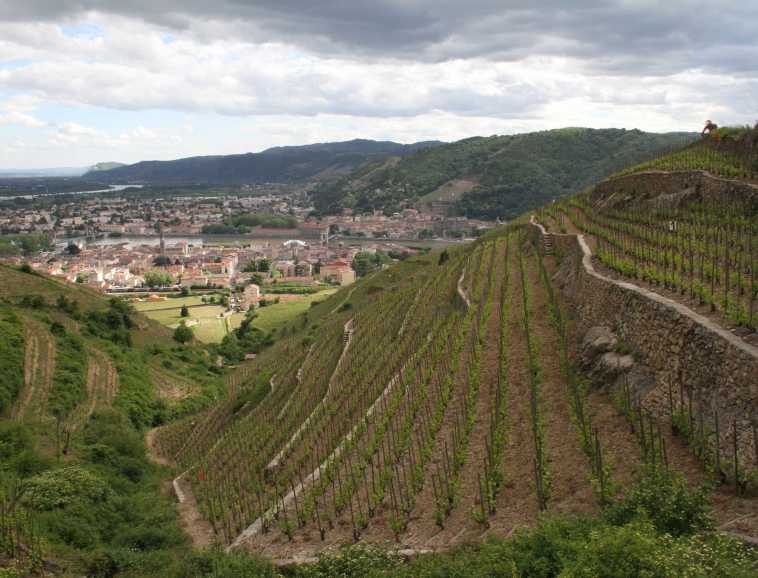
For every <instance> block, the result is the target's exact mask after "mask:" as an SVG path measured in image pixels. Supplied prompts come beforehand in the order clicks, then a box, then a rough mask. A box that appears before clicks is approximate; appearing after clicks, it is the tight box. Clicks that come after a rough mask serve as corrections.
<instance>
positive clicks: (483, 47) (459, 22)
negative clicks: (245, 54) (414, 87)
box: [0, 0, 758, 75]
mask: <svg viewBox="0 0 758 578" xmlns="http://www.w3.org/2000/svg"><path fill="white" fill-rule="evenodd" d="M536 4H538V5H536ZM88 10H95V11H99V12H108V13H115V14H120V15H125V16H132V17H138V18H142V19H144V20H147V21H150V22H154V23H158V24H162V25H164V26H168V27H173V28H179V29H191V30H193V31H194V32H195V33H197V34H199V35H202V34H203V31H204V30H206V33H207V31H208V27H209V26H210V27H211V28H210V29H211V30H212V34H213V35H214V36H215V37H218V35H219V33H227V34H228V35H230V36H234V37H240V38H243V39H247V40H252V41H256V42H259V41H273V40H279V41H285V42H290V43H293V44H296V45H299V46H301V47H303V48H304V49H306V50H311V51H315V52H319V53H322V54H334V55H340V56H345V55H351V56H354V57H362V58H373V57H395V58H400V59H408V60H417V61H441V60H449V59H456V58H472V57H483V58H488V59H493V60H495V59H496V60H519V59H522V58H524V57H526V56H530V55H548V56H570V57H575V58H579V59H581V60H582V61H583V62H584V63H585V66H586V67H587V68H588V70H589V71H591V72H598V73H612V74H622V75H623V74H633V75H641V74H650V75H659V74H672V73H676V72H678V71H680V70H686V69H690V68H704V69H707V70H712V71H718V72H730V73H733V74H752V73H755V72H756V70H758V64H757V63H758V32H756V31H757V30H758V2H754V1H751V0H744V1H740V2H737V1H731V0H730V1H726V2H718V1H710V2H702V1H699V0H695V1H686V0H670V1H668V2H665V3H663V2H653V1H649V0H644V1H633V0H626V1H615V2H598V1H589V0H579V1H575V2H566V1H560V0H547V1H543V2H539V3H536V2H529V1H526V0H518V1H496V0H468V1H460V0H416V1H414V0H332V1H325V2H312V1H303V0H255V1H254V2H246V1H242V0H216V1H212V2H209V1H207V0H165V1H148V0H120V1H106V2H97V1H93V0H25V1H19V0H0V19H6V20H27V21H29V20H59V19H62V18H65V17H67V16H72V17H74V16H76V15H79V14H80V13H82V12H86V11H88Z"/></svg>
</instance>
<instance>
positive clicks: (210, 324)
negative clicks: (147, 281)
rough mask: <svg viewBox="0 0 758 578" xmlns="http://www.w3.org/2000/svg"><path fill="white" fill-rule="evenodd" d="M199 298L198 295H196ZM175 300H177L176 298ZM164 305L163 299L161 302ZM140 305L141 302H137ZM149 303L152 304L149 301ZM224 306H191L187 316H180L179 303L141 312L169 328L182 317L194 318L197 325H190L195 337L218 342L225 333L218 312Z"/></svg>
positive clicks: (224, 322)
mask: <svg viewBox="0 0 758 578" xmlns="http://www.w3.org/2000/svg"><path fill="white" fill-rule="evenodd" d="M185 299H193V297H187V298H185ZM198 299H199V297H198ZM175 301H179V300H178V299H176V300H175ZM163 304H164V305H165V301H164V302H163ZM139 305H141V303H140V304H139ZM150 305H153V303H151V304H150ZM223 311H224V308H223V307H221V306H220V305H204V306H202V307H192V308H191V309H190V310H189V317H184V318H183V317H182V316H181V315H180V312H181V304H180V305H179V307H176V308H173V309H167V308H165V307H164V308H163V309H159V310H152V311H151V310H147V311H145V310H142V312H143V313H144V314H145V315H146V316H147V317H149V318H150V319H154V320H155V321H157V322H158V323H160V324H162V325H166V326H168V327H170V328H174V327H176V326H177V325H178V324H179V323H180V322H181V321H182V319H184V320H187V321H189V320H190V319H196V320H197V321H198V324H197V325H194V326H192V327H191V329H192V331H193V332H194V333H195V337H196V338H197V339H199V340H200V341H202V342H204V343H218V342H219V341H221V340H222V339H223V338H224V336H225V335H226V332H227V330H226V320H225V319H219V317H218V316H219V314H220V313H223Z"/></svg>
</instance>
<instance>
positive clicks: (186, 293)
mask: <svg viewBox="0 0 758 578" xmlns="http://www.w3.org/2000/svg"><path fill="white" fill-rule="evenodd" d="M180 294H181V296H182V297H189V289H188V288H187V287H182V290H181V292H180Z"/></svg>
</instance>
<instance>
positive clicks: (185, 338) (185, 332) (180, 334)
mask: <svg viewBox="0 0 758 578" xmlns="http://www.w3.org/2000/svg"><path fill="white" fill-rule="evenodd" d="M192 337H193V334H192V330H191V329H190V328H189V327H187V325H186V324H185V323H184V321H182V322H181V323H180V324H179V326H178V327H177V328H176V329H175V330H174V341H177V342H179V343H181V344H182V345H184V344H185V343H188V342H189V341H192Z"/></svg>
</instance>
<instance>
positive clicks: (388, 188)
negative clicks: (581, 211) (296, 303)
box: [313, 128, 693, 219]
mask: <svg viewBox="0 0 758 578" xmlns="http://www.w3.org/2000/svg"><path fill="white" fill-rule="evenodd" d="M692 138H693V135H691V134H687V133H668V134H655V133H645V132H641V131H639V130H623V129H621V130H619V129H602V130H593V129H584V128H568V129H559V130H550V131H543V132H535V133H528V134H519V135H512V136H492V137H475V138H470V139H466V140H462V141H458V142H455V143H451V144H446V145H441V146H437V147H433V148H429V149H426V150H422V151H419V152H417V153H415V154H412V155H409V156H407V157H405V158H404V159H402V160H399V162H396V163H387V162H385V161H383V162H382V163H376V164H369V165H367V166H365V167H363V168H361V169H359V170H358V171H356V172H354V173H353V174H351V175H348V176H347V177H345V178H343V179H341V180H339V181H337V182H336V183H324V184H322V185H321V186H320V187H319V188H317V189H316V190H315V191H314V193H313V198H314V202H315V205H316V209H317V210H318V211H320V212H322V213H336V212H339V211H341V210H342V209H343V208H344V207H349V208H352V209H354V210H357V211H370V210H374V209H381V210H383V211H385V212H386V213H391V212H394V211H398V210H400V209H402V208H403V207H407V206H413V205H415V204H424V203H425V202H429V201H433V200H436V199H437V198H440V197H441V198H449V195H448V196H446V195H444V194H443V195H441V194H435V192H436V191H438V190H439V189H440V188H444V187H445V186H446V185H448V184H450V183H452V184H453V185H455V184H456V183H460V182H461V181H462V182H463V183H466V184H467V185H465V186H462V187H461V186H458V187H457V192H455V193H454V194H453V198H454V201H453V203H452V210H453V211H454V212H455V213H457V214H461V215H467V216H469V217H475V218H484V219H496V218H498V217H499V218H504V219H511V218H514V217H516V216H518V215H520V214H522V213H524V212H525V211H527V210H529V209H533V208H535V207H538V206H540V205H542V204H544V203H546V202H549V201H551V200H553V199H555V198H558V197H561V196H564V195H567V194H569V193H573V192H576V191H578V190H580V189H582V188H584V187H586V186H588V185H589V184H591V183H593V182H597V181H599V180H601V179H602V178H604V177H606V176H608V175H610V174H612V173H614V172H616V171H618V170H620V169H622V168H624V167H626V166H629V165H630V164H635V163H639V162H640V161H643V160H646V159H648V158H650V157H651V156H653V155H654V154H655V153H656V152H657V151H659V150H660V149H662V148H665V147H670V146H672V145H673V144H681V143H683V142H686V141H687V140H691V139H692ZM453 188H454V189H456V187H455V186H453Z"/></svg>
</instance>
